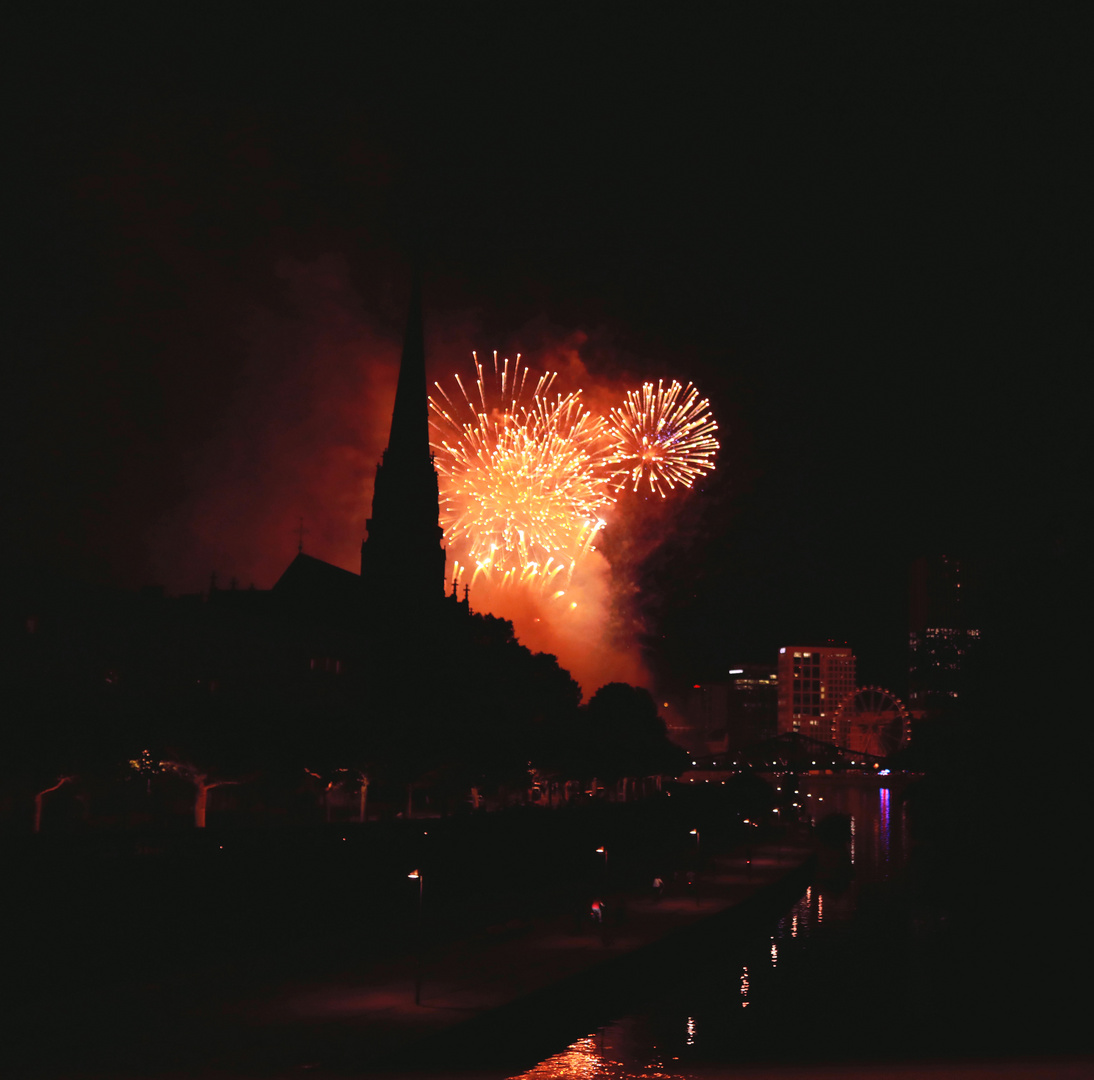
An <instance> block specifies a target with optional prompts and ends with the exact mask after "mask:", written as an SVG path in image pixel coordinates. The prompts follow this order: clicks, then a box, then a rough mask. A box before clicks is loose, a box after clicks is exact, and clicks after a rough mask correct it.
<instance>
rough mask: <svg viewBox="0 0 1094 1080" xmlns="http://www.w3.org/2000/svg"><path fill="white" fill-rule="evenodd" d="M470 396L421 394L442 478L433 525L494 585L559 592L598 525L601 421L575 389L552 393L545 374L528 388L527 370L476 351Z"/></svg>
mask: <svg viewBox="0 0 1094 1080" xmlns="http://www.w3.org/2000/svg"><path fill="white" fill-rule="evenodd" d="M472 356H473V357H474V362H475V374H476V380H475V387H474V390H473V391H472V392H471V393H469V392H468V390H467V388H466V387H465V386H464V383H463V381H462V380H461V379H460V377H459V375H457V376H456V377H455V381H456V385H457V386H458V387H459V391H460V392H459V394H454V395H452V396H449V394H448V393H446V392H445V390H444V388H443V387H442V386H441V385H440V384H439V383H435V384H434V386H435V387H436V389H437V393H438V395H439V396H437V397H433V396H431V397H430V399H429V410H430V425H431V428H432V432H433V440H432V442H431V446H432V448H433V452H434V461H435V464H436V468H437V472H438V474H439V478H440V482H441V524H442V526H443V528H444V534H445V538H446V540H447V542H448V544H449V547H450V549H451V550H452V552H453V556H454V566H455V568H456V569H455V573H456V574H458V573H459V569H460V565H461V562H462V563H463V565H465V566H467V567H468V568H472V567H473V576H472V582H474V579H475V578H476V577H478V575H480V574H483V575H485V576H486V577H487V578H488V579H489V580H491V581H492V582H494V583H495V584H496V585H501V586H506V585H509V584H516V583H524V584H527V585H531V586H533V587H535V588H538V589H541V590H549V589H552V588H554V589H560V590H561V589H562V588H564V586H565V583H566V582H567V581H568V580H569V578H570V576H571V575H572V574H573V571H574V568H575V566H576V565H577V563H578V561H579V560H580V559H581V557H582V556H583V555H584V554H585V553H586V552H588V551H589V550H590V549H591V548H592V546H593V541H594V540H595V538H596V535H597V533H598V532H599V531H600V530H601V529H602V528H603V526H604V519H603V513H604V512H605V511H606V509H607V508H608V507H609V506H610V505H611V504H612V502H613V501H614V496H613V487H612V482H611V472H610V470H608V469H606V468H605V458H606V455H607V453H608V451H609V449H610V446H609V442H608V440H607V438H606V435H607V429H606V423H605V421H604V419H603V418H602V417H598V416H594V415H593V414H592V413H590V412H589V411H588V410H587V409H586V408H585V405H584V403H583V402H582V400H581V392H580V391H577V392H576V393H572V394H565V395H563V394H557V395H555V396H554V397H552V396H551V394H550V390H551V386H552V384H553V383H554V380H555V374H554V373H548V374H546V375H542V376H540V377H539V379H538V380H537V381H536V383H535V386H534V388H533V389H532V390H531V393H530V395H529V393H528V381H529V372H528V369H527V368H526V367H525V368H522V367H521V364H520V355H519V354H518V355H517V359H516V361H515V362H510V361H509V360H508V359H505V360H502V361H501V362H500V363H499V361H498V355H497V353H496V352H495V353H494V366H493V372H492V373H491V372H489V371H488V370H484V368H483V365H482V364H480V363H479V359H478V356H477V355H475V354H474V353H473V354H472Z"/></svg>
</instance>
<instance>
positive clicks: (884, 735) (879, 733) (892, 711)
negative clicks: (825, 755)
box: [835, 686, 909, 757]
mask: <svg viewBox="0 0 1094 1080" xmlns="http://www.w3.org/2000/svg"><path fill="white" fill-rule="evenodd" d="M835 729H836V742H837V744H838V745H840V746H842V747H844V748H845V749H847V750H852V751H854V752H855V753H857V754H875V755H877V756H878V757H888V756H889V754H891V753H893V751H894V750H897V749H899V748H900V747H901V746H903V745H904V744H905V743H906V742H907V741H908V736H909V717H908V710H907V709H905V708H904V705H903V704H902V703H901V701H900V699H899V698H898V697H897V696H896V695H895V694H891V693H890V692H889V691H888V690H883V689H882V688H881V687H880V686H863V687H860V688H859V689H857V690H854V691H852V692H851V693H850V694H848V695H847V697H845V698H844V699H843V702H842V703H841V704H840V707H839V709H838V710H837V711H836V719H835Z"/></svg>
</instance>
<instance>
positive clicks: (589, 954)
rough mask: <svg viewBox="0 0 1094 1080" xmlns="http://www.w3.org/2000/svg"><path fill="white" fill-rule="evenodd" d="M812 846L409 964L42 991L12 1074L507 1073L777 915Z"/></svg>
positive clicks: (770, 853)
mask: <svg viewBox="0 0 1094 1080" xmlns="http://www.w3.org/2000/svg"><path fill="white" fill-rule="evenodd" d="M749 856H751V857H749ZM812 858H813V856H812V852H811V850H810V849H808V848H806V847H804V846H800V845H791V844H784V845H777V844H767V845H757V846H756V847H755V848H754V849H751V850H746V849H741V850H739V851H738V852H736V853H733V854H729V855H723V856H714V857H712V858H710V859H708V860H707V861H706V863H705V865H704V868H703V870H702V871H701V872H700V873H699V874H698V875H696V877H695V880H694V884H689V883H688V881H687V878H686V877H684V876H681V877H680V878H679V880H677V881H675V882H670V883H669V884H668V887H667V889H666V893H665V895H663V896H662V897H660V898H657V897H654V896H653V895H652V890H651V892H649V893H645V894H640V893H637V892H633V891H631V892H625V891H624V892H618V891H617V892H609V893H607V894H606V895H604V896H603V897H601V899H602V900H603V901H604V907H605V919H604V921H603V922H601V923H599V924H594V923H593V921H592V919H591V917H587V918H583V917H582V914H581V913H580V912H571V913H566V914H564V915H555V916H552V917H541V918H535V919H530V920H511V921H509V922H508V923H499V924H496V925H494V926H492V927H489V928H487V929H486V930H484V931H482V932H480V933H478V934H476V935H474V936H473V937H470V938H467V939H464V940H459V941H455V942H450V943H449V944H447V945H444V946H437V947H434V948H432V949H427V950H426V951H425V952H424V954H423V955H422V957H421V967H420V969H419V966H418V957H417V956H415V955H413V954H410V955H407V954H403V955H399V956H394V957H391V958H389V959H387V960H384V961H382V962H378V963H374V964H371V965H368V966H364V967H357V966H356V965H353V964H350V963H347V965H346V966H345V967H344V968H343V969H341V970H337V971H329V972H325V973H324V974H323V975H322V977H315V978H313V979H310V980H308V979H298V978H294V979H291V980H288V981H284V982H278V981H277V980H276V979H270V978H269V977H258V976H257V975H254V976H249V975H248V974H247V973H246V972H242V973H241V972H233V973H231V974H230V975H229V974H228V973H225V972H219V973H218V972H216V971H208V972H206V973H204V974H203V973H202V972H192V973H190V975H189V976H188V977H187V978H184V979H174V980H164V981H163V982H161V983H146V984H144V985H143V986H140V987H136V986H134V987H128V988H124V989H120V988H119V989H115V990H113V991H111V992H110V993H109V994H106V995H83V996H82V997H81V998H80V999H79V1000H76V999H72V1000H69V1001H67V1002H61V1001H58V1000H57V999H54V1005H53V1007H54V1008H55V1009H56V1010H57V1012H56V1016H55V1017H49V1016H45V1017H43V1016H41V1015H38V1016H30V1015H27V1016H24V1020H25V1021H28V1022H30V1023H31V1024H36V1025H37V1026H38V1028H39V1029H40V1031H41V1032H42V1034H43V1035H45V1036H46V1038H42V1039H38V1040H36V1042H37V1045H38V1048H39V1049H38V1051H37V1053H36V1060H27V1061H26V1062H25V1065H26V1068H25V1069H22V1070H20V1073H19V1074H20V1075H25V1076H28V1077H29V1076H60V1075H64V1076H66V1077H70V1078H73V1077H92V1076H104V1077H105V1076H110V1077H120V1076H142V1077H152V1076H160V1077H168V1076H171V1077H176V1076H177V1077H183V1076H186V1077H198V1076H205V1077H214V1076H216V1077H228V1076H232V1077H240V1076H256V1077H258V1076H261V1077H266V1078H271V1077H280V1076H294V1075H300V1073H301V1072H302V1071H303V1072H306V1074H307V1075H311V1076H316V1075H319V1076H341V1075H360V1073H361V1071H362V1070H363V1069H365V1068H368V1069H370V1070H377V1069H380V1070H387V1071H390V1072H392V1073H394V1072H396V1071H399V1072H403V1071H406V1070H408V1069H431V1068H436V1067H439V1066H441V1065H443V1066H444V1067H445V1068H446V1069H451V1068H453V1067H457V1066H459V1065H470V1064H474V1065H475V1066H477V1067H484V1068H485V1067H494V1068H498V1069H502V1068H510V1067H512V1069H513V1071H516V1070H517V1069H519V1068H521V1067H523V1066H524V1065H525V1064H530V1063H531V1062H533V1061H534V1060H535V1059H536V1055H537V1053H538V1052H539V1051H540V1049H543V1050H544V1051H547V1052H549V1049H550V1047H551V1046H552V1045H556V1044H557V1041H558V1038H559V1037H560V1036H565V1035H566V1034H567V1033H568V1032H569V1031H570V1030H571V1029H573V1030H575V1031H576V1030H579V1029H580V1028H581V1026H582V1025H583V1024H585V1023H587V1022H588V1020H589V1018H590V1017H593V1016H594V1015H595V1013H596V1010H597V1006H598V1002H600V1001H602V1000H608V999H609V998H611V999H612V1000H618V998H619V993H620V991H621V990H625V988H626V986H627V985H628V984H632V985H635V986H640V985H641V984H642V982H643V981H644V980H646V981H648V980H649V979H651V978H656V977H657V971H658V968H659V966H660V965H663V964H666V963H672V962H673V961H674V959H679V958H680V957H681V956H683V955H685V954H686V951H687V949H688V948H690V947H693V946H694V945H695V943H696V942H697V941H699V940H701V939H702V938H703V937H705V936H707V935H710V934H722V935H730V934H733V933H737V932H740V931H741V930H742V929H744V928H745V927H746V926H749V925H753V924H755V923H756V922H758V921H759V920H761V919H763V918H766V917H770V916H774V915H775V914H777V912H778V911H779V910H781V908H784V907H785V906H787V905H788V904H789V903H791V902H792V901H793V899H794V898H795V897H796V895H797V894H798V893H799V892H800V891H801V889H802V888H804V886H805V883H806V880H807V877H808V873H809V869H810V866H811V864H812ZM351 951H352V950H347V953H350V952H351ZM419 971H420V979H421V982H420V994H419V1002H420V1003H419V1004H415V984H416V981H417V979H418V977H419Z"/></svg>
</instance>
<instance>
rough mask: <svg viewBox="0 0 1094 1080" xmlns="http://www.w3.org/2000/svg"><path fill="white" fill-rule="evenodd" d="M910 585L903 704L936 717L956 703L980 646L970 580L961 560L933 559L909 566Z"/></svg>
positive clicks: (972, 582) (970, 570)
mask: <svg viewBox="0 0 1094 1080" xmlns="http://www.w3.org/2000/svg"><path fill="white" fill-rule="evenodd" d="M910 585H911V588H910V596H909V605H908V608H909V628H908V629H909V632H908V689H909V693H908V701H909V704H910V705H911V707H912V709H913V710H914V711H915V713H916V714H917V715H923V714H932V713H934V714H937V713H939V712H943V711H945V710H946V709H947V708H951V707H952V706H953V705H954V704H955V703H956V702H957V701H958V700H959V699H960V697H961V695H962V694H963V692H964V689H965V688H964V680H965V677H966V676H967V674H968V664H969V660H970V657H971V656H972V654H974V653H975V651H976V649H977V646H978V645H979V643H980V627H979V625H978V620H977V615H976V597H975V589H976V584H975V578H974V576H973V573H972V569H971V567H970V566H969V564H968V563H967V562H966V561H964V560H962V559H958V558H955V557H953V556H952V555H936V556H932V557H922V558H919V559H916V560H915V562H913V563H912V568H911V581H910Z"/></svg>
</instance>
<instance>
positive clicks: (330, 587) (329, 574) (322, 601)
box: [272, 552, 361, 611]
mask: <svg viewBox="0 0 1094 1080" xmlns="http://www.w3.org/2000/svg"><path fill="white" fill-rule="evenodd" d="M272 591H273V594H274V596H275V597H277V598H278V599H279V600H282V601H285V602H288V603H290V604H292V605H294V606H304V607H307V608H311V609H325V610H328V611H329V610H331V609H334V610H342V609H345V608H347V607H349V605H351V604H357V603H358V602H359V600H360V595H361V579H360V577H358V575H357V574H354V573H351V572H350V571H349V570H343V569H342V568H341V567H340V566H335V565H333V564H332V563H329V562H324V561H323V560H322V559H316V558H315V557H314V556H311V555H305V554H304V553H303V552H300V553H299V554H298V555H297V556H296V558H295V559H293V561H292V562H291V563H289V566H288V568H287V569H286V570H285V572H284V573H283V574H282V575H281V577H279V578H278V579H277V583H276V584H275V585H274V587H273V590H272Z"/></svg>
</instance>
